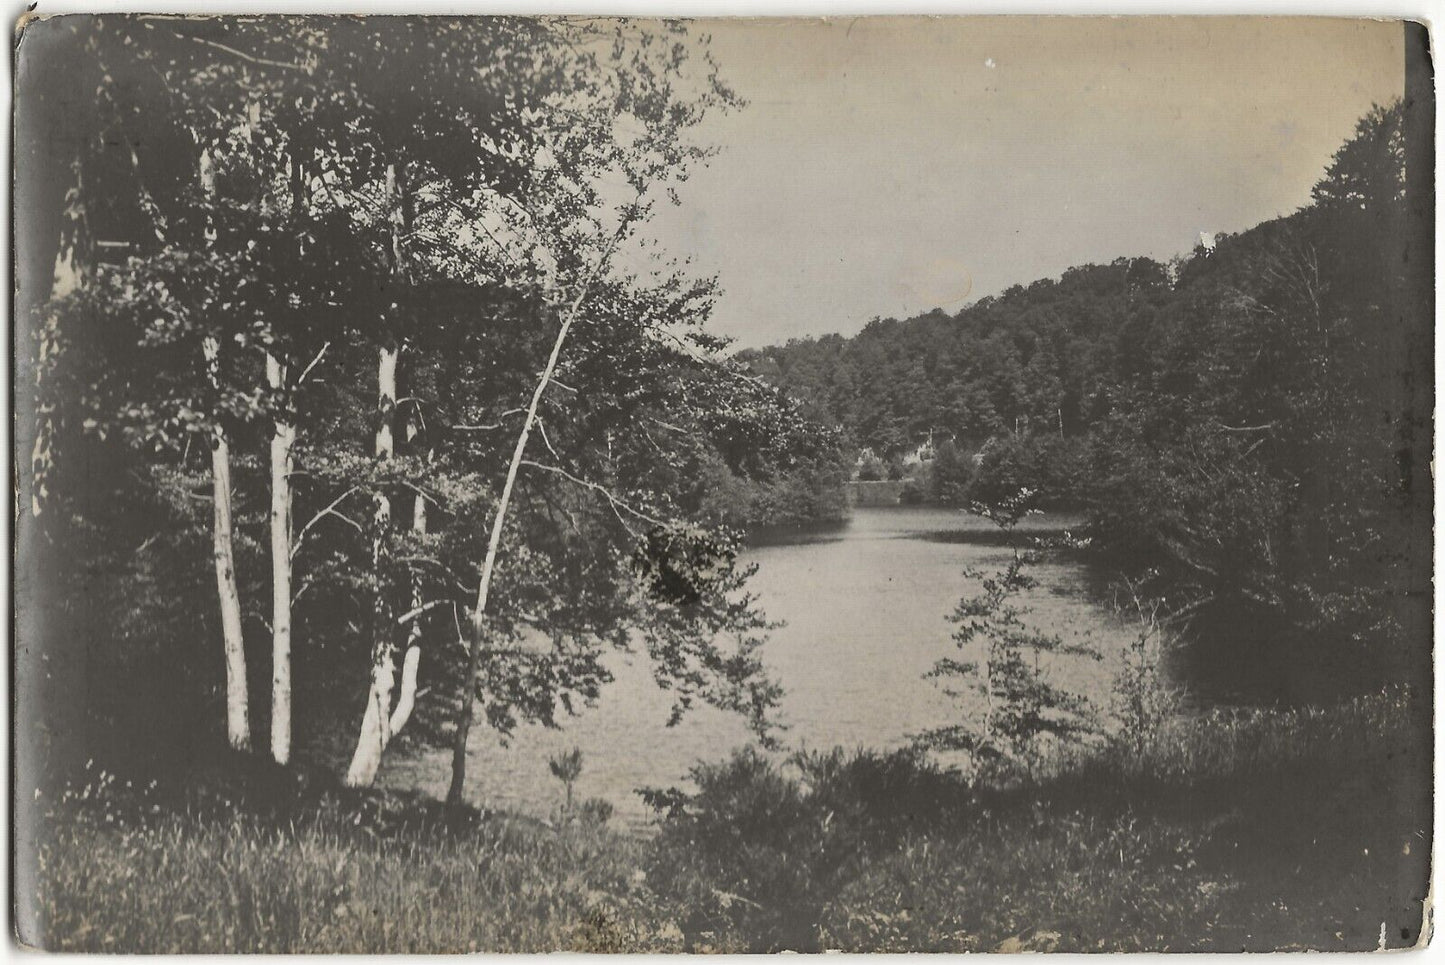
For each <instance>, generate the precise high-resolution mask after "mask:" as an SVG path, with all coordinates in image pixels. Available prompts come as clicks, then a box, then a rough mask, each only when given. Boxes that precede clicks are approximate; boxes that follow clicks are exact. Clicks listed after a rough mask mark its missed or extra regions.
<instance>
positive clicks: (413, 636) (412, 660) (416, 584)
mask: <svg viewBox="0 0 1445 965" xmlns="http://www.w3.org/2000/svg"><path fill="white" fill-rule="evenodd" d="M416 434H417V427H416V420H414V419H412V420H409V421H408V422H407V425H406V437H407V441H408V442H409V441H411V440H412V439H414V438H415V437H416ZM411 531H412V532H413V533H416V534H417V535H418V536H421V535H425V534H426V497H425V496H423V495H422V494H421V493H417V494H416V499H415V502H413V503H412V509H411ZM411 607H412V610H413V611H420V610H421V607H422V599H421V580H419V579H418V578H417V577H415V576H413V577H412V578H411ZM420 664H421V616H420V614H419V613H418V615H417V617H415V618H414V619H413V620H412V621H411V626H410V627H409V628H408V630H407V636H406V656H404V657H403V658H402V662H401V691H400V692H399V693H398V694H397V697H396V707H395V709H393V710H392V712H391V726H390V732H391V734H390V736H391V737H395V736H396V735H397V734H399V733H400V732H401V729H402V728H403V727H405V726H406V722H407V721H408V720H410V719H411V712H412V709H413V708H414V707H415V706H416V674H417V669H418V667H419V666H420Z"/></svg>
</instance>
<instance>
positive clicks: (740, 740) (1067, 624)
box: [382, 508, 1130, 824]
mask: <svg viewBox="0 0 1445 965" xmlns="http://www.w3.org/2000/svg"><path fill="white" fill-rule="evenodd" d="M1078 523H1079V520H1078V519H1077V518H1074V517H1068V516H1056V515H1052V514H1046V515H1042V516H1034V517H1030V518H1028V519H1026V520H1025V521H1024V522H1023V524H1021V526H1020V530H1021V532H1025V533H1027V534H1028V535H1031V536H1039V535H1046V534H1048V533H1057V532H1062V531H1064V530H1067V529H1069V528H1070V527H1077V525H1078ZM998 537H999V534H998V532H997V530H996V529H995V528H994V527H993V526H992V525H991V524H990V523H988V522H987V521H985V520H982V519H979V518H977V517H975V516H971V515H968V514H966V513H963V512H960V511H957V510H947V509H938V508H858V509H856V510H855V511H854V515H853V517H852V519H851V520H849V521H848V522H847V523H846V524H842V525H840V526H837V527H834V528H831V529H823V530H811V531H807V532H801V533H799V532H795V533H793V534H791V535H789V536H784V537H781V538H779V537H777V536H776V535H775V536H773V537H772V538H770V539H767V540H766V541H765V542H764V543H762V544H761V545H755V546H753V547H752V548H750V549H749V550H748V553H747V557H748V558H749V559H750V560H751V561H753V562H755V563H757V565H758V572H757V576H756V577H755V579H754V583H753V586H754V589H755V592H756V593H757V594H758V595H759V597H760V599H761V602H762V606H763V608H764V609H765V610H766V612H767V615H768V617H769V618H770V619H773V620H781V621H784V623H785V626H783V627H782V628H781V629H779V630H776V631H774V633H773V634H772V637H771V639H770V640H769V642H768V644H767V645H766V647H765V648H764V661H765V663H766V664H767V666H768V668H769V670H770V672H771V673H772V675H773V676H774V678H775V679H776V680H777V681H778V682H779V683H781V684H782V685H783V687H784V689H785V691H786V693H785V696H784V697H783V699H782V703H781V707H780V709H779V710H780V712H779V719H780V720H781V722H782V723H783V724H784V725H786V727H787V729H786V730H785V731H784V732H783V733H782V735H781V736H782V739H783V741H784V743H785V745H786V747H787V748H788V749H799V748H809V749H827V748H831V747H833V746H835V745H842V746H844V747H848V748H854V747H862V746H870V747H894V746H898V745H900V744H903V743H906V742H907V740H908V738H909V736H910V735H912V734H915V733H918V732H919V731H922V730H925V729H928V728H930V727H936V726H940V725H944V724H948V723H950V722H955V721H958V720H959V719H960V715H963V714H967V713H968V712H969V710H970V708H969V707H968V706H967V705H966V704H965V705H962V706H961V705H959V704H957V703H955V702H954V701H953V700H952V699H950V698H949V697H948V696H946V695H945V694H944V693H943V692H942V691H941V690H940V689H939V688H938V687H937V686H935V685H934V684H933V683H931V682H930V681H927V680H924V679H922V678H923V674H924V673H925V672H927V671H928V669H929V668H930V667H931V666H932V664H933V662H934V661H935V660H937V659H938V658H939V657H941V656H945V655H949V654H951V653H955V652H956V651H955V649H954V644H953V642H952V640H951V633H952V626H951V625H950V623H949V622H948V619H947V617H948V615H949V614H950V613H951V612H952V611H953V608H954V607H955V605H956V604H957V602H958V600H959V598H960V597H962V596H965V595H971V594H973V593H976V592H978V590H979V586H978V583H977V581H976V580H972V579H967V578H965V577H964V576H963V575H962V571H963V570H964V569H965V568H978V569H982V570H986V571H987V570H996V569H999V568H1001V567H1002V566H1004V565H1005V564H1006V562H1007V561H1008V559H1009V555H1010V551H1009V549H1008V548H1007V547H1006V546H1004V545H1002V544H1001V543H1000V542H999V539H998ZM1032 574H1033V575H1034V577H1035V578H1036V579H1037V580H1038V581H1039V584H1040V585H1039V587H1038V588H1037V589H1035V590H1033V591H1031V592H1030V593H1029V594H1027V595H1026V597H1025V598H1024V599H1023V601H1022V603H1023V604H1024V605H1025V606H1026V607H1027V608H1028V615H1027V617H1026V619H1027V621H1028V622H1030V623H1031V624H1032V625H1034V626H1037V627H1038V628H1039V629H1042V630H1047V631H1050V632H1057V633H1060V634H1062V635H1064V636H1065V637H1066V638H1067V639H1068V640H1069V641H1070V642H1087V643H1089V644H1090V645H1091V646H1093V647H1094V649H1095V650H1096V651H1098V652H1099V653H1100V654H1102V655H1103V659H1100V660H1093V659H1089V658H1084V657H1058V658H1054V659H1053V660H1052V661H1050V672H1051V673H1052V674H1053V679H1054V680H1055V682H1057V683H1060V684H1062V685H1064V686H1066V687H1068V688H1069V689H1070V690H1073V691H1074V692H1076V693H1081V694H1083V695H1085V696H1088V697H1090V698H1091V699H1092V700H1094V701H1095V703H1096V704H1097V705H1098V706H1100V707H1101V708H1104V707H1107V706H1108V703H1109V689H1110V681H1111V680H1112V679H1113V674H1114V672H1115V671H1116V670H1117V667H1118V655H1119V652H1120V649H1121V647H1122V646H1123V644H1124V643H1125V642H1127V640H1128V639H1129V635H1130V634H1129V628H1128V625H1127V624H1125V623H1124V622H1123V621H1121V620H1119V619H1118V618H1116V617H1115V615H1114V614H1113V612H1112V610H1111V609H1110V608H1107V607H1104V606H1101V605H1099V604H1098V603H1096V602H1093V601H1092V599H1091V596H1090V594H1089V592H1088V590H1089V587H1090V586H1091V585H1092V584H1093V583H1095V582H1097V575H1096V574H1092V573H1090V572H1089V571H1088V570H1087V568H1086V567H1084V566H1083V565H1081V564H1079V563H1076V562H1071V561H1066V560H1064V561H1061V560H1054V561H1052V562H1048V563H1042V564H1040V565H1038V566H1037V567H1035V568H1034V569H1033V570H1032ZM613 656H614V659H613V660H612V662H611V664H610V669H612V670H613V672H614V674H615V675H616V680H615V682H614V683H613V684H612V685H611V686H609V687H607V688H605V689H604V691H603V694H602V698H601V700H600V702H599V703H598V705H597V706H596V707H593V708H587V709H584V710H583V711H582V713H581V714H580V715H579V716H578V717H576V718H573V719H571V720H570V721H568V722H567V723H566V725H565V728H564V729H563V730H560V731H558V730H547V729H545V728H541V727H530V728H520V729H519V730H518V732H517V734H516V735H515V736H514V738H513V739H512V741H511V743H510V746H507V747H503V746H501V745H500V743H499V742H498V740H497V737H496V734H495V733H494V732H492V731H490V730H488V729H486V728H485V727H482V728H479V729H477V730H475V731H474V732H473V735H474V736H473V740H472V751H471V757H470V761H469V765H468V781H469V785H468V797H469V799H470V800H471V801H472V802H474V803H477V804H482V805H485V806H489V807H505V808H508V809H512V810H517V811H521V812H524V813H530V814H534V815H537V816H540V817H545V816H547V815H548V814H549V813H551V812H553V811H555V810H556V808H557V807H558V805H559V804H560V802H561V799H562V794H563V791H562V786H561V784H560V783H558V781H557V780H556V779H555V778H554V777H552V776H551V774H550V773H549V770H548V767H547V761H548V758H549V756H551V755H554V754H557V753H558V752H561V751H565V750H567V749H570V748H571V747H573V746H576V747H579V748H581V750H582V753H583V768H582V774H581V777H580V778H579V779H578V781H577V784H576V789H575V793H576V795H577V796H578V800H582V799H585V798H589V797H600V798H604V799H606V800H607V801H609V802H611V804H612V805H613V807H614V808H615V809H616V813H617V817H618V819H620V820H622V821H625V822H627V823H629V824H636V823H640V822H642V821H643V820H645V819H646V817H647V816H648V812H647V810H646V808H645V807H644V806H643V804H642V802H641V799H640V798H639V797H638V796H637V795H636V794H635V793H634V789H635V788H638V787H642V786H654V787H658V786H660V787H667V786H671V785H677V786H683V787H685V786H687V785H686V775H687V771H688V768H689V767H690V766H691V765H693V764H694V763H696V762H698V761H717V760H720V759H722V758H724V757H725V756H727V755H728V753H729V752H731V751H732V750H733V749H735V748H739V747H742V746H744V745H746V744H748V743H749V742H750V735H749V732H748V730H747V728H746V727H745V726H744V725H743V723H742V721H741V719H739V718H737V717H735V716H733V715H729V714H725V713H723V712H720V711H716V710H713V709H712V708H708V707H699V708H696V709H695V710H693V711H692V712H690V713H689V715H688V716H687V717H685V718H684V719H683V721H682V722H681V723H680V724H678V725H677V726H675V727H670V728H669V727H667V726H666V723H667V718H668V713H669V709H670V707H671V704H670V701H669V699H668V695H667V693H666V692H664V691H660V690H659V689H658V688H657V686H656V685H655V684H654V683H653V681H652V677H651V675H650V673H649V672H648V668H647V666H646V657H645V656H644V655H641V654H638V655H626V654H614V655H613ZM448 763H449V758H448V757H447V756H446V755H444V754H440V753H436V752H427V753H423V754H419V755H413V756H408V757H401V756H399V755H393V758H392V759H391V760H389V761H388V762H387V764H386V766H385V768H384V770H383V773H382V781H383V782H384V783H386V784H388V785H391V786H396V787H409V788H416V789H419V790H422V791H426V792H428V793H432V794H437V795H441V794H443V793H444V792H445V790H446V784H447V778H448Z"/></svg>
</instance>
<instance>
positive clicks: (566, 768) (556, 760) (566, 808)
mask: <svg viewBox="0 0 1445 965" xmlns="http://www.w3.org/2000/svg"><path fill="white" fill-rule="evenodd" d="M547 770H549V771H551V772H552V776H553V777H555V778H556V779H557V780H559V781H561V782H562V784H563V786H564V787H566V789H567V800H566V802H565V803H564V804H563V806H562V813H563V814H564V815H570V814H571V813H572V785H573V784H576V783H577V778H579V777H581V776H582V748H580V747H574V748H572V749H571V750H570V751H566V752H565V753H559V754H554V755H553V756H552V757H549V758H548V759H547Z"/></svg>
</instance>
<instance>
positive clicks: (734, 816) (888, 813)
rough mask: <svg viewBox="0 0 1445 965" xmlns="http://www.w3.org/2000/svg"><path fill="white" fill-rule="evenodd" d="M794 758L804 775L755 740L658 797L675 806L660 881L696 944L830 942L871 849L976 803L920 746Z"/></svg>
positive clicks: (661, 842)
mask: <svg viewBox="0 0 1445 965" xmlns="http://www.w3.org/2000/svg"><path fill="white" fill-rule="evenodd" d="M790 764H791V765H792V767H793V768H794V769H796V771H797V772H798V774H799V777H792V776H789V775H787V774H785V773H784V772H783V770H782V769H781V768H780V767H779V765H778V764H776V763H775V762H774V761H772V760H770V759H768V758H766V757H764V756H763V755H761V754H759V753H758V752H757V751H754V750H752V749H748V750H745V751H742V752H739V753H738V754H735V755H734V756H733V757H732V758H731V759H730V760H728V761H726V762H724V763H722V764H717V765H700V766H698V767H697V768H695V769H694V770H693V772H692V778H693V780H694V781H695V782H696V783H697V785H698V788H699V790H698V792H697V793H696V794H694V795H690V796H684V797H681V798H679V796H678V795H677V794H676V792H674V793H673V794H671V795H660V794H654V795H653V800H654V801H655V802H657V803H658V804H661V803H663V802H664V801H665V802H666V804H667V805H668V806H669V810H670V812H671V813H670V814H669V816H668V817H667V818H666V819H665V820H664V821H663V825H662V831H661V834H660V836H659V838H658V840H657V843H656V846H655V848H654V851H653V856H652V858H651V860H650V862H649V865H648V883H649V884H650V885H651V886H652V887H653V888H655V889H656V890H657V891H658V892H659V893H660V894H662V895H664V896H667V897H668V898H670V899H672V900H674V901H676V902H678V903H679V904H680V905H681V906H682V908H684V909H685V913H684V915H683V918H682V921H681V925H682V930H683V934H684V937H685V939H686V942H687V945H688V948H689V949H690V950H694V951H699V950H712V951H733V952H738V951H747V952H772V951H780V950H794V951H818V950H820V949H821V947H822V945H821V939H822V932H821V931H820V923H821V922H822V921H823V920H824V918H825V917H826V913H827V906H828V904H829V902H830V901H831V900H832V899H833V897H834V896H835V895H836V894H837V893H838V892H839V891H840V890H841V889H842V888H843V886H844V885H845V883H846V882H847V881H849V880H852V879H853V878H854V877H856V875H857V874H858V871H859V869H860V867H862V866H863V865H865V864H866V863H867V861H868V860H869V856H870V855H872V854H875V853H877V852H879V851H887V850H889V849H892V848H895V847H897V845H898V843H899V842H900V841H901V840H902V839H904V838H905V837H907V836H909V835H910V834H914V833H918V832H921V831H922V830H924V829H927V828H934V827H937V826H938V824H939V822H940V821H941V820H943V818H944V817H945V815H947V814H948V813H949V812H950V810H951V809H956V808H959V807H961V806H964V805H966V803H967V797H968V796H967V788H966V786H965V785H964V784H963V782H962V780H961V778H959V776H958V775H957V774H954V773H952V772H948V771H943V770H940V769H939V768H937V767H935V766H934V765H931V764H929V763H927V762H926V761H924V760H923V759H922V758H921V757H920V756H919V755H918V754H917V753H916V752H914V751H911V750H901V751H894V752H891V753H884V752H878V751H858V752H855V753H853V754H845V753H844V752H842V751H841V750H834V751H833V752H831V753H829V754H799V755H796V756H794V757H793V758H792V759H791V761H790Z"/></svg>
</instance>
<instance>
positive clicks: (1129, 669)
mask: <svg viewBox="0 0 1445 965" xmlns="http://www.w3.org/2000/svg"><path fill="white" fill-rule="evenodd" d="M1123 589H1124V591H1125V593H1126V594H1127V599H1126V600H1121V599H1120V598H1119V594H1118V592H1117V590H1116V593H1115V602H1114V610H1115V612H1116V613H1118V614H1119V615H1120V616H1121V617H1123V618H1124V619H1126V620H1132V622H1133V623H1134V624H1135V626H1136V628H1137V629H1136V630H1135V632H1134V635H1133V636H1132V637H1130V638H1129V640H1128V641H1126V642H1125V643H1124V645H1123V648H1122V653H1121V658H1122V659H1121V660H1120V665H1119V670H1118V672H1117V673H1116V674H1115V675H1114V681H1113V686H1112V688H1111V690H1112V693H1111V696H1112V698H1113V700H1112V703H1113V706H1112V708H1111V709H1112V711H1113V717H1114V719H1115V721H1116V722H1117V724H1118V730H1117V731H1114V732H1113V733H1112V734H1110V737H1111V739H1112V740H1113V741H1114V742H1116V743H1117V744H1118V745H1119V746H1121V747H1123V748H1124V749H1125V750H1126V751H1127V752H1128V753H1130V754H1133V755H1134V757H1135V758H1136V759H1139V760H1143V759H1144V756H1145V752H1146V751H1148V750H1149V748H1150V746H1151V745H1152V744H1153V743H1154V742H1155V741H1156V740H1159V739H1161V737H1162V735H1163V733H1164V730H1165V726H1166V725H1167V724H1168V722H1169V721H1170V720H1171V719H1172V718H1173V717H1174V716H1175V715H1176V714H1178V713H1179V710H1180V706H1181V704H1182V703H1183V695H1182V694H1181V693H1180V692H1179V690H1178V689H1177V688H1175V687H1174V686H1173V685H1172V684H1170V682H1169V680H1168V677H1167V676H1166V673H1165V668H1164V658H1165V654H1166V651H1167V650H1168V649H1169V647H1170V644H1171V643H1172V642H1173V641H1172V637H1171V635H1170V633H1169V630H1168V628H1167V627H1166V626H1165V625H1164V623H1163V620H1162V618H1161V616H1160V610H1161V609H1162V607H1163V603H1162V601H1160V600H1158V599H1146V598H1145V597H1143V596H1141V588H1140V586H1139V585H1138V584H1136V583H1134V582H1132V581H1130V580H1129V579H1127V578H1125V579H1124V581H1123Z"/></svg>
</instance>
